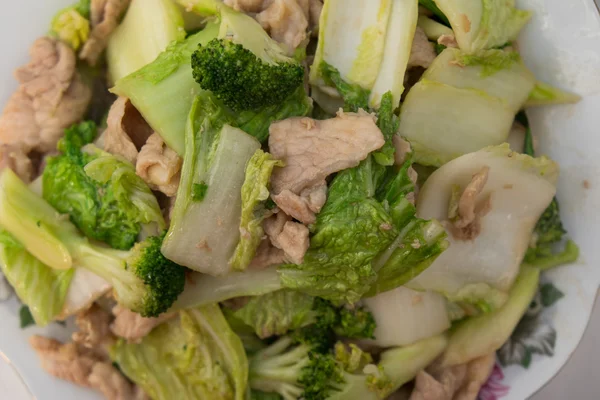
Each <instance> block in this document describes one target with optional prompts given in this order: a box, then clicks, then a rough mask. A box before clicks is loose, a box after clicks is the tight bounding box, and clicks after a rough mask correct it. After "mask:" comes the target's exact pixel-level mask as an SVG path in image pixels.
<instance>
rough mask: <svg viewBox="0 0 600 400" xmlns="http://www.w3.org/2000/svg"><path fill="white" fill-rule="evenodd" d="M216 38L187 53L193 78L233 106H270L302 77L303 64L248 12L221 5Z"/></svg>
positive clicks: (281, 99)
mask: <svg viewBox="0 0 600 400" xmlns="http://www.w3.org/2000/svg"><path fill="white" fill-rule="evenodd" d="M220 11H221V12H220V15H221V31H220V33H219V37H218V38H217V39H213V40H212V41H210V42H209V43H208V44H206V45H205V46H201V47H200V48H199V49H198V50H197V51H196V52H195V53H194V54H193V55H192V68H193V70H194V79H195V80H196V82H198V83H199V84H200V86H201V87H202V88H203V89H205V90H210V91H212V92H213V93H214V94H215V95H216V96H217V98H219V99H221V100H222V101H223V102H224V103H225V104H226V105H227V106H229V107H231V108H232V109H233V110H235V111H241V110H256V109H258V108H261V107H265V106H270V105H276V104H278V103H280V102H282V101H283V100H285V99H286V98H287V97H288V96H289V95H291V94H292V93H293V92H294V91H295V90H296V89H297V88H298V87H299V86H301V85H302V84H303V81H304V68H303V67H302V66H301V65H300V64H299V63H297V62H296V61H295V60H294V59H293V58H289V57H287V56H286V55H285V51H284V49H283V48H282V47H281V46H280V45H279V44H278V43H277V42H275V41H274V40H273V39H271V38H270V37H269V36H268V34H267V33H266V32H265V31H264V30H263V28H262V27H261V26H260V24H259V23H258V22H256V21H255V20H254V19H253V18H252V17H250V16H246V15H245V14H242V13H239V12H237V11H234V10H233V9H230V8H227V7H222V8H221V10H220Z"/></svg>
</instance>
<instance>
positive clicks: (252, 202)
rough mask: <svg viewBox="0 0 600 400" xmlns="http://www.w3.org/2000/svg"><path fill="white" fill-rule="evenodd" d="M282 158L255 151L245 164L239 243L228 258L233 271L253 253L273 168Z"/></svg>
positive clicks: (260, 228) (259, 232) (249, 260)
mask: <svg viewBox="0 0 600 400" xmlns="http://www.w3.org/2000/svg"><path fill="white" fill-rule="evenodd" d="M283 165H284V164H283V162H281V161H278V160H275V159H273V157H272V156H271V154H269V153H266V152H264V151H262V150H260V149H259V150H256V152H255V153H254V155H253V156H252V158H250V160H249V161H248V165H247V166H246V176H245V178H244V184H243V185H242V215H241V218H240V227H239V231H240V232H241V233H242V234H241V235H240V242H239V243H238V245H237V247H236V249H235V253H234V254H233V257H232V259H231V266H232V268H233V269H235V270H244V269H246V268H247V267H248V265H250V262H251V261H252V259H253V258H254V255H255V254H256V250H257V249H258V246H259V245H260V241H261V240H262V237H263V235H264V230H263V228H262V222H263V220H264V218H265V215H266V212H267V208H266V207H265V201H266V200H267V199H269V188H268V184H269V179H270V178H271V173H272V172H273V168H275V167H282V166H283Z"/></svg>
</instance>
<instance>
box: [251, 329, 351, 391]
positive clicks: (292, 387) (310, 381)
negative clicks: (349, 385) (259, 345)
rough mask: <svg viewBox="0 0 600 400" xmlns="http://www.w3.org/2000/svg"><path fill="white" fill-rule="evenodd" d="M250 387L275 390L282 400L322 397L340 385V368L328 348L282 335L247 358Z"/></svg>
mask: <svg viewBox="0 0 600 400" xmlns="http://www.w3.org/2000/svg"><path fill="white" fill-rule="evenodd" d="M249 367H250V374H249V381H250V386H251V388H252V389H254V390H259V391H263V392H272V393H273V392H274V393H278V394H279V395H280V396H281V397H283V399H284V400H296V399H299V398H302V399H306V400H317V399H326V398H327V396H328V394H329V393H330V392H331V391H333V390H334V388H335V386H336V385H339V384H342V383H343V382H344V379H343V375H342V374H343V368H342V367H341V365H340V364H338V363H337V362H336V360H335V358H334V356H333V354H332V353H331V351H322V349H319V348H315V347H313V346H312V345H311V344H309V343H301V342H298V341H297V340H295V338H293V337H292V336H284V337H282V338H280V339H279V340H277V341H276V342H274V343H273V344H271V345H270V346H269V347H267V348H265V349H263V350H261V351H259V352H258V353H256V354H255V355H254V356H253V357H252V358H251V359H250V360H249Z"/></svg>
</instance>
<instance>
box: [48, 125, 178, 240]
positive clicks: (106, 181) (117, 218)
mask: <svg viewBox="0 0 600 400" xmlns="http://www.w3.org/2000/svg"><path fill="white" fill-rule="evenodd" d="M96 131H97V130H96V125H95V124H94V123H93V122H83V123H80V124H78V125H74V126H72V127H71V128H69V129H66V130H65V136H64V137H63V138H62V139H61V140H60V141H59V143H58V150H59V151H61V152H62V153H63V154H61V155H59V156H56V157H51V158H49V159H48V163H47V165H46V168H45V169H44V174H43V188H44V190H43V196H44V198H45V199H46V201H48V202H49V203H50V204H51V205H52V206H53V207H54V208H56V209H57V210H58V211H59V212H61V213H64V214H69V216H70V218H71V221H72V222H73V223H74V224H75V225H76V226H77V227H78V228H79V229H81V231H83V233H85V234H86V236H88V237H90V238H92V239H96V240H100V241H103V242H105V243H107V244H109V245H110V246H111V247H113V248H116V249H120V250H128V249H130V248H131V247H132V246H133V244H134V243H135V241H136V240H137V238H138V237H139V236H140V234H141V233H142V232H144V233H145V234H151V235H156V234H158V233H159V232H160V231H162V230H163V229H164V228H165V226H166V225H165V221H164V218H163V216H162V213H161V211H160V207H159V205H158V201H157V200H156V197H155V196H154V195H153V194H152V191H151V190H150V188H149V187H148V185H147V184H146V183H145V182H144V181H143V180H142V179H141V178H140V177H139V176H137V175H136V172H135V167H134V166H133V165H132V164H130V163H129V162H127V161H125V160H122V159H120V158H117V157H115V156H113V155H111V154H109V153H105V152H103V151H101V150H100V149H98V148H96V147H94V146H92V145H89V146H88V147H85V148H82V147H83V146H85V145H88V144H89V143H91V142H92V141H93V140H94V138H95V137H96Z"/></svg>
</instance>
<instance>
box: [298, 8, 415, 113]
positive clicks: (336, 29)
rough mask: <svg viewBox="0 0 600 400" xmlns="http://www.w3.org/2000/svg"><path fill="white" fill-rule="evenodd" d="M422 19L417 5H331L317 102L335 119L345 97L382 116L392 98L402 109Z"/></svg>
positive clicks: (322, 36) (319, 54)
mask: <svg viewBox="0 0 600 400" xmlns="http://www.w3.org/2000/svg"><path fill="white" fill-rule="evenodd" d="M417 19H418V2H417V0H399V1H384V0H376V1H367V0H362V1H359V2H357V3H356V4H354V5H353V6H352V7H350V8H348V7H347V6H346V4H345V2H344V1H342V0H330V1H327V2H326V3H325V5H324V7H323V12H322V14H321V28H320V29H319V41H318V46H317V50H316V54H315V60H314V64H313V68H312V69H311V73H310V83H311V84H312V85H313V91H314V95H313V96H314V99H315V100H316V101H317V102H318V103H319V105H320V106H321V107H322V108H323V109H324V110H326V111H328V112H329V113H335V111H337V107H338V105H339V103H340V101H339V99H340V98H342V97H343V98H344V99H345V100H346V102H347V103H348V104H350V103H352V105H356V106H359V107H361V108H364V109H365V110H366V109H367V107H365V106H364V105H365V104H364V103H365V101H366V102H367V105H368V108H369V109H374V110H378V109H379V108H380V106H381V104H382V98H383V95H385V94H386V93H388V92H389V93H391V98H392V108H394V109H395V108H397V107H398V105H399V104H400V96H401V95H402V92H403V91H404V75H405V72H406V68H407V65H408V60H409V58H410V49H411V48H412V41H413V37H414V33H415V30H416V27H417ZM334 71H335V72H334ZM350 94H352V97H354V99H353V100H352V101H350V96H349V95H350Z"/></svg>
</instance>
